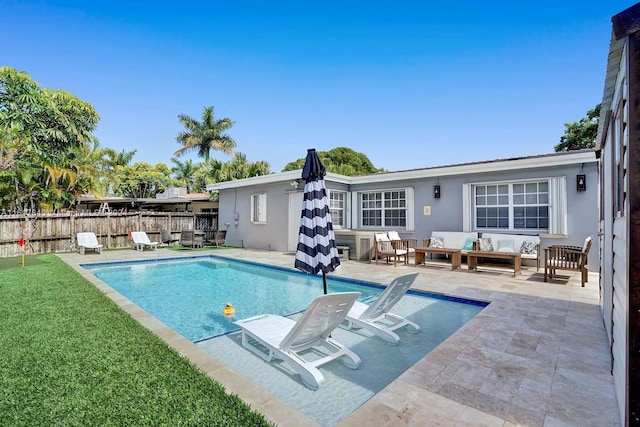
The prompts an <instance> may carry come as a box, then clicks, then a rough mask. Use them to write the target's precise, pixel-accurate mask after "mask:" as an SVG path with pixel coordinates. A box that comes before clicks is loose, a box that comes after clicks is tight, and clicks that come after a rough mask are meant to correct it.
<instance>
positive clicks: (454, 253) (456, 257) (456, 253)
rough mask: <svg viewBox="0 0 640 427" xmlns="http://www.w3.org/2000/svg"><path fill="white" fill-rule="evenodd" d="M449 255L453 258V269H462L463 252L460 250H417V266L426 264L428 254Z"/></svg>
mask: <svg viewBox="0 0 640 427" xmlns="http://www.w3.org/2000/svg"><path fill="white" fill-rule="evenodd" d="M428 253H429V254H438V255H449V256H450V257H451V269H452V270H455V269H456V268H460V264H461V263H462V252H461V251H460V249H447V248H415V263H416V264H415V265H418V264H423V263H424V262H425V258H426V254H428Z"/></svg>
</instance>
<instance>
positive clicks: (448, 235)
mask: <svg viewBox="0 0 640 427" xmlns="http://www.w3.org/2000/svg"><path fill="white" fill-rule="evenodd" d="M431 236H435V237H441V238H442V241H443V243H444V247H445V248H447V249H460V250H462V251H465V250H464V249H463V247H464V244H465V241H466V240H467V238H473V239H474V240H475V239H477V238H478V233H473V232H468V231H438V230H433V231H432V232H431Z"/></svg>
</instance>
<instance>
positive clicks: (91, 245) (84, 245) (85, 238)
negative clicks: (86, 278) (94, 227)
mask: <svg viewBox="0 0 640 427" xmlns="http://www.w3.org/2000/svg"><path fill="white" fill-rule="evenodd" d="M76 238H77V240H78V252H79V253H80V255H84V251H85V249H93V250H95V251H96V252H97V253H99V254H101V253H102V245H101V244H100V243H98V238H97V237H96V235H95V233H92V232H82V233H78V234H77V235H76Z"/></svg>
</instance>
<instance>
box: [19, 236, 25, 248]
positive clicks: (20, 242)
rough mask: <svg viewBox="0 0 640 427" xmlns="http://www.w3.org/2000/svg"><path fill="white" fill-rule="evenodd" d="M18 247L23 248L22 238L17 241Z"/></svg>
mask: <svg viewBox="0 0 640 427" xmlns="http://www.w3.org/2000/svg"><path fill="white" fill-rule="evenodd" d="M18 246H20V247H23V246H24V237H21V238H20V240H18Z"/></svg>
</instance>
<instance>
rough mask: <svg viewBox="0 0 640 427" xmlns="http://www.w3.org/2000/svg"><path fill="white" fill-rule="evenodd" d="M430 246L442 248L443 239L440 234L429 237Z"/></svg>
mask: <svg viewBox="0 0 640 427" xmlns="http://www.w3.org/2000/svg"><path fill="white" fill-rule="evenodd" d="M429 247H430V248H444V240H443V239H442V237H440V236H433V235H432V236H431V239H429Z"/></svg>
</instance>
